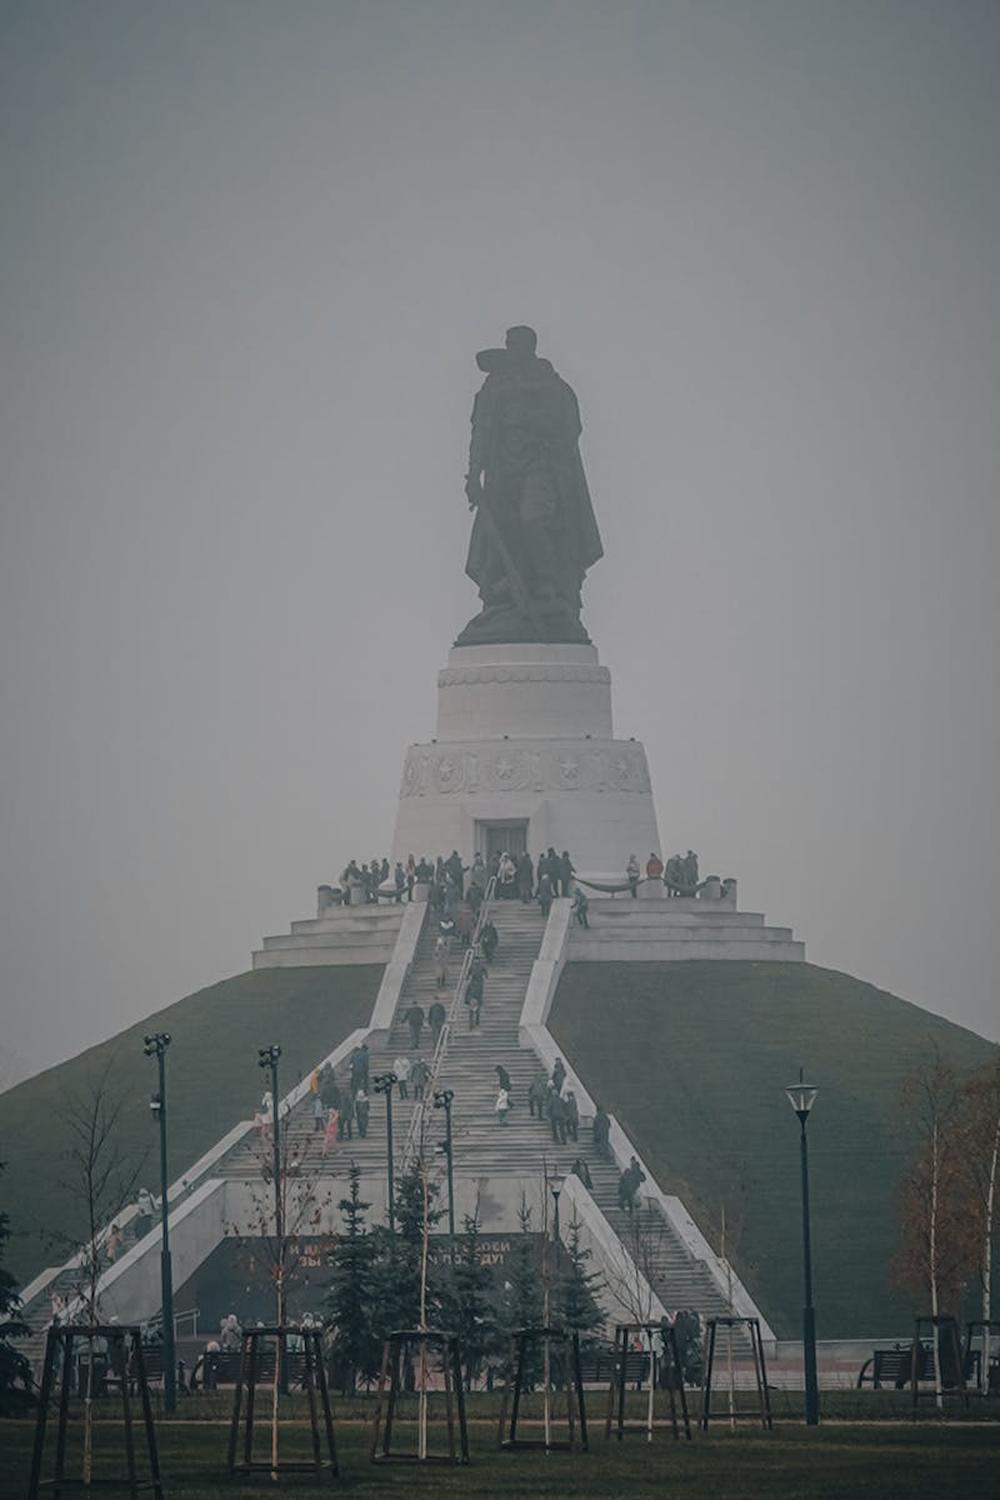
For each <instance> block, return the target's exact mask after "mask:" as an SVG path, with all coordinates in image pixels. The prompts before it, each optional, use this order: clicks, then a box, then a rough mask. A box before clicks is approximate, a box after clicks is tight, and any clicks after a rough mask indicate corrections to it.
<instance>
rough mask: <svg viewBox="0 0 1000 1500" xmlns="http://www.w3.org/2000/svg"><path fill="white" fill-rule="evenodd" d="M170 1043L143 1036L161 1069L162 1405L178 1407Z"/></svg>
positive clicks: (155, 1102) (156, 1110)
mask: <svg viewBox="0 0 1000 1500" xmlns="http://www.w3.org/2000/svg"><path fill="white" fill-rule="evenodd" d="M169 1046H170V1036H169V1034H168V1033H167V1032H166V1031H158V1032H157V1033H156V1034H155V1036H147V1037H146V1038H145V1039H144V1044H143V1049H142V1050H143V1051H144V1052H145V1054H146V1056H147V1057H155V1058H156V1063H157V1069H158V1072H159V1089H158V1092H157V1093H155V1094H154V1095H153V1097H152V1099H151V1100H150V1104H149V1107H150V1109H151V1110H152V1111H153V1114H154V1115H155V1116H156V1117H157V1118H158V1119H159V1122H160V1225H161V1233H162V1240H161V1245H160V1301H161V1305H162V1309H163V1311H162V1316H163V1409H164V1411H168V1412H174V1411H176V1410H177V1358H176V1354H175V1351H174V1276H173V1268H172V1266H171V1263H170V1227H169V1225H168V1223H167V1220H168V1218H169V1205H168V1203H167V1073H166V1066H165V1058H166V1052H167V1048H168V1047H169Z"/></svg>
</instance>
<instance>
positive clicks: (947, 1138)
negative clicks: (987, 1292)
mask: <svg viewBox="0 0 1000 1500" xmlns="http://www.w3.org/2000/svg"><path fill="white" fill-rule="evenodd" d="M902 1105H903V1112H904V1116H905V1118H906V1119H907V1121H908V1123H909V1125H910V1128H911V1130H912V1132H913V1135H914V1151H913V1156H912V1158H911V1161H910V1165H909V1167H908V1169H907V1171H906V1173H905V1175H904V1178H903V1183H902V1189H901V1199H900V1207H901V1220H902V1243H901V1245H900V1248H899V1251H898V1252H897V1255H896V1258H895V1266H894V1269H895V1276H896V1280H897V1281H898V1282H899V1284H900V1285H901V1286H902V1287H904V1288H905V1289H906V1290H907V1291H909V1292H910V1293H911V1294H912V1295H914V1296H915V1297H917V1298H919V1300H920V1301H921V1302H923V1303H924V1306H926V1305H927V1303H926V1302H925V1301H924V1299H925V1298H927V1299H928V1301H929V1303H930V1311H931V1316H932V1318H933V1319H934V1322H933V1324H932V1328H933V1352H934V1392H935V1397H936V1400H937V1405H938V1406H939V1407H940V1406H942V1405H943V1399H942V1389H943V1381H942V1374H941V1340H940V1334H939V1326H938V1319H939V1318H940V1317H941V1316H942V1313H943V1312H946V1311H949V1310H950V1311H952V1312H955V1313H956V1314H957V1310H958V1305H959V1301H960V1299H961V1295H962V1290H963V1288H964V1286H965V1283H966V1281H967V1280H968V1277H969V1274H970V1272H971V1271H972V1269H973V1266H974V1253H975V1245H974V1238H975V1236H974V1234H973V1220H972V1215H971V1214H970V1205H969V1195H968V1189H967V1182H968V1178H967V1170H966V1164H965V1159H964V1152H963V1149H962V1147H963V1132H962V1129H961V1126H962V1105H963V1091H962V1086H961V1083H960V1080H959V1078H958V1076H957V1074H956V1073H955V1070H954V1068H952V1067H951V1065H950V1064H949V1063H947V1062H945V1061H944V1059H943V1058H942V1057H941V1055H940V1054H939V1053H938V1052H937V1051H936V1050H935V1051H934V1053H933V1054H932V1056H931V1058H930V1060H929V1061H928V1062H927V1063H925V1064H923V1065H922V1066H920V1067H918V1068H915V1069H914V1071H913V1072H912V1073H910V1074H909V1076H908V1077H907V1078H906V1079H904V1081H903V1087H902Z"/></svg>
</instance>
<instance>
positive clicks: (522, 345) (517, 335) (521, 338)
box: [504, 323, 538, 359]
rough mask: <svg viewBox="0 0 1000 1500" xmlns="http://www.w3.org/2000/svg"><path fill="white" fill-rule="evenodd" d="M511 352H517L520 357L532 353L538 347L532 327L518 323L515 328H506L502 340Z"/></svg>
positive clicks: (536, 335)
mask: <svg viewBox="0 0 1000 1500" xmlns="http://www.w3.org/2000/svg"><path fill="white" fill-rule="evenodd" d="M504 342H505V343H506V345H507V348H508V349H509V350H510V352H511V354H518V355H520V356H521V358H522V359H524V358H527V357H528V356H529V355H532V354H534V352H535V350H536V349H537V347H538V334H537V333H536V332H535V330H534V329H533V328H529V327H528V326H527V324H525V323H518V324H517V326H516V327H515V328H508V329H507V335H506V338H505V340H504Z"/></svg>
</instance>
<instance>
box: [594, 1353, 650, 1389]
mask: <svg viewBox="0 0 1000 1500" xmlns="http://www.w3.org/2000/svg"><path fill="white" fill-rule="evenodd" d="M616 1368H617V1360H616V1358H615V1351H614V1349H613V1348H612V1347H611V1346H610V1345H609V1346H608V1347H607V1348H600V1349H581V1350H580V1374H581V1377H582V1380H583V1384H584V1385H607V1384H608V1382H609V1381H610V1379H611V1377H612V1376H613V1375H614V1373H615V1369H616ZM648 1375H649V1355H648V1354H646V1353H640V1352H639V1350H638V1349H636V1350H630V1351H629V1353H628V1354H626V1356H625V1380H626V1383H632V1384H634V1383H635V1382H636V1381H640V1380H645V1379H646V1378H647V1376H648Z"/></svg>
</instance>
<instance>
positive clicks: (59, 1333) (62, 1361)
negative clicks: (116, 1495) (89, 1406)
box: [28, 1323, 163, 1500]
mask: <svg viewBox="0 0 1000 1500" xmlns="http://www.w3.org/2000/svg"><path fill="white" fill-rule="evenodd" d="M94 1339H101V1340H103V1341H104V1343H105V1344H106V1346H107V1367H106V1370H105V1372H104V1374H103V1381H104V1383H105V1386H106V1385H107V1384H110V1383H112V1382H113V1383H114V1384H116V1385H117V1386H118V1387H119V1389H120V1392H121V1402H122V1421H123V1423H124V1427H125V1470H126V1472H125V1474H124V1475H117V1476H109V1477H107V1478H103V1477H102V1478H98V1479H95V1478H94V1477H93V1476H91V1477H90V1478H89V1479H85V1478H84V1477H83V1476H82V1475H80V1476H73V1475H67V1473H66V1435H67V1428H68V1426H69V1403H70V1393H71V1388H72V1382H73V1356H74V1344H80V1343H87V1344H89V1345H90V1349H89V1359H90V1366H91V1368H90V1377H91V1379H92V1378H93V1369H94V1363H95V1362H94V1349H93V1341H94ZM133 1385H134V1386H135V1389H136V1391H137V1393H138V1396H139V1400H140V1403H141V1405H142V1420H143V1427H144V1430H145V1434H146V1457H147V1462H148V1465H149V1476H148V1478H145V1479H143V1478H140V1477H139V1471H138V1468H137V1466H136V1452H135V1431H134V1427H133V1421H132V1402H131V1390H130V1387H132V1386H133ZM57 1386H58V1387H59V1426H58V1429H57V1437H56V1467H55V1473H54V1475H52V1476H51V1477H50V1478H47V1479H46V1478H43V1477H42V1469H43V1466H44V1460H45V1431H46V1425H47V1423H48V1415H49V1406H50V1404H51V1403H52V1400H53V1397H54V1395H55V1389H56V1387H57ZM74 1489H75V1490H87V1491H88V1492H89V1491H90V1490H127V1491H128V1493H129V1494H130V1495H133V1496H136V1495H138V1494H139V1492H140V1491H141V1490H152V1492H153V1495H154V1497H155V1500H163V1485H162V1483H161V1480H160V1458H159V1454H158V1452H157V1448H156V1430H155V1428H154V1426H153V1409H152V1406H151V1404H150V1400H149V1381H148V1380H147V1378H146V1365H145V1361H144V1360H143V1354H142V1336H141V1334H140V1331H139V1329H138V1328H136V1327H133V1326H128V1325H125V1324H121V1323H101V1324H96V1325H95V1326H93V1327H90V1328H88V1327H84V1326H82V1325H81V1326H63V1327H59V1326H54V1327H52V1328H50V1329H49V1331H48V1337H47V1338H46V1341H45V1364H44V1366H43V1369H42V1389H41V1394H40V1396H39V1400H38V1418H37V1420H36V1423H35V1447H34V1452H33V1454H32V1458H31V1477H30V1479H29V1481H28V1500H38V1496H39V1495H40V1494H41V1493H42V1491H43V1490H53V1491H54V1492H55V1495H56V1500H58V1496H59V1494H60V1493H61V1491H62V1490H74Z"/></svg>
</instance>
